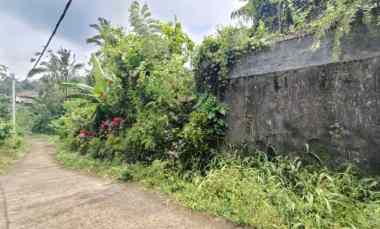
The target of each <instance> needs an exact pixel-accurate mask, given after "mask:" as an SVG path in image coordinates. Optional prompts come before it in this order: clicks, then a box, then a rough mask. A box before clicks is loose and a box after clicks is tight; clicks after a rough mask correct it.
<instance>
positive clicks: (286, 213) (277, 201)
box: [57, 146, 380, 228]
mask: <svg viewBox="0 0 380 229" xmlns="http://www.w3.org/2000/svg"><path fill="white" fill-rule="evenodd" d="M237 154H238V152H233V153H229V154H224V155H219V157H218V158H217V159H215V160H214V161H213V162H212V163H211V165H210V168H209V171H208V172H207V174H206V175H201V174H197V173H193V172H192V173H181V172H179V171H178V170H173V167H172V164H171V162H170V161H158V160H157V161H154V162H153V163H151V164H150V165H146V164H141V163H138V164H123V163H122V162H121V161H119V160H113V161H104V160H97V159H94V158H92V157H91V156H81V155H78V154H76V153H72V152H69V151H67V150H64V147H62V146H61V148H60V150H59V152H58V154H57V159H58V160H59V161H60V162H61V163H62V164H63V165H64V166H66V167H68V168H72V169H76V170H80V171H85V172H90V173H95V174H97V175H100V176H103V177H110V178H114V179H116V178H119V179H122V180H124V181H139V182H142V183H143V184H145V185H146V186H147V187H150V188H156V189H159V190H160V191H162V192H164V193H166V194H169V196H170V197H172V198H175V199H176V200H178V201H180V202H181V203H182V204H183V205H185V206H187V207H189V208H192V209H195V210H200V211H205V212H208V213H211V214H214V215H217V216H223V217H226V218H228V219H230V220H231V221H233V222H235V223H237V224H241V225H250V226H254V227H257V228H378V227H379V226H380V217H379V216H380V207H379V206H380V205H379V204H380V192H379V191H378V190H379V184H378V183H377V182H376V181H375V180H373V179H368V178H361V177H360V175H358V173H357V172H355V170H354V169H353V168H351V167H349V168H347V169H346V170H344V171H341V172H336V171H331V170H329V169H327V168H324V167H314V166H306V165H305V164H304V163H303V162H302V161H301V160H300V159H290V158H287V157H276V158H275V159H272V160H268V158H267V157H266V156H265V154H264V153H262V152H256V153H254V154H252V156H251V157H245V158H244V159H241V158H239V157H237V156H236V155H237Z"/></svg>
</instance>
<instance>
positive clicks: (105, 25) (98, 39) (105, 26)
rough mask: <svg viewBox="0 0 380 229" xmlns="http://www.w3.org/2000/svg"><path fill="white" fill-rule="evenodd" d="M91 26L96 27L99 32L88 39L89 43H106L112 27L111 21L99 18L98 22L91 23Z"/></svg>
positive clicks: (100, 44) (99, 44)
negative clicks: (106, 37)
mask: <svg viewBox="0 0 380 229" xmlns="http://www.w3.org/2000/svg"><path fill="white" fill-rule="evenodd" d="M90 27H91V28H93V29H95V30H96V32H97V34H96V35H95V36H93V37H90V38H88V39H87V43H89V44H95V45H98V46H102V45H103V44H104V40H105V37H104V36H106V35H107V34H109V31H110V30H111V29H112V27H111V23H110V22H109V21H108V20H107V19H104V18H101V17H100V18H98V24H91V25H90Z"/></svg>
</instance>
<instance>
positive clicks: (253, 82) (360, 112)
mask: <svg viewBox="0 0 380 229" xmlns="http://www.w3.org/2000/svg"><path fill="white" fill-rule="evenodd" d="M357 31H360V29H358V30H357ZM333 40H334V39H333V37H332V36H329V37H328V38H326V39H325V40H324V41H322V43H321V48H320V49H318V50H316V51H312V50H311V46H312V45H313V43H314V42H313V39H312V38H311V37H304V38H302V39H292V40H287V41H283V42H280V43H278V44H276V45H274V46H273V47H272V48H271V49H269V50H267V51H265V52H261V53H256V54H251V55H248V56H247V57H245V58H243V59H242V60H241V61H240V62H239V63H238V64H237V65H236V66H235V68H233V69H232V70H231V74H230V79H229V84H228V87H227V90H226V96H225V102H226V103H227V105H228V106H229V108H230V114H229V117H228V122H229V126H230V130H229V132H228V140H229V141H230V142H232V143H239V142H243V141H244V142H248V143H252V144H256V145H271V146H274V147H275V148H277V149H278V150H284V151H288V150H300V149H302V148H303V147H304V146H305V144H306V143H308V144H309V145H310V146H311V147H312V148H313V149H314V150H315V151H323V152H324V154H323V155H320V156H321V157H323V158H325V159H326V160H330V161H333V162H335V163H342V162H344V161H346V160H348V161H354V162H358V163H359V164H360V165H362V166H363V167H365V168H371V169H373V170H377V171H380V39H378V37H376V36H373V35H371V34H368V33H363V32H359V33H356V35H352V36H350V37H349V38H348V39H347V40H345V41H344V42H343V45H342V46H341V47H342V49H341V50H342V53H343V55H342V57H341V58H340V59H334V58H333V57H332V56H333V52H332V47H333V45H332V43H333ZM327 152H328V153H327Z"/></svg>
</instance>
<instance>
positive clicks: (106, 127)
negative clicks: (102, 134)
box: [100, 121, 110, 130]
mask: <svg viewBox="0 0 380 229" xmlns="http://www.w3.org/2000/svg"><path fill="white" fill-rule="evenodd" d="M109 128H110V125H109V122H108V121H103V122H102V124H101V125H100V129H102V130H108V129H109Z"/></svg>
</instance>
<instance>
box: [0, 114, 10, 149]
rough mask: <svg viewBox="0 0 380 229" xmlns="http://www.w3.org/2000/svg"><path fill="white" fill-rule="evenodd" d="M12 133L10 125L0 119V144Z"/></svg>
mask: <svg viewBox="0 0 380 229" xmlns="http://www.w3.org/2000/svg"><path fill="white" fill-rule="evenodd" d="M11 134H12V126H11V125H10V124H9V123H8V122H5V121H3V120H1V119H0V144H1V142H4V141H5V140H6V139H7V138H10V137H11Z"/></svg>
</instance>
